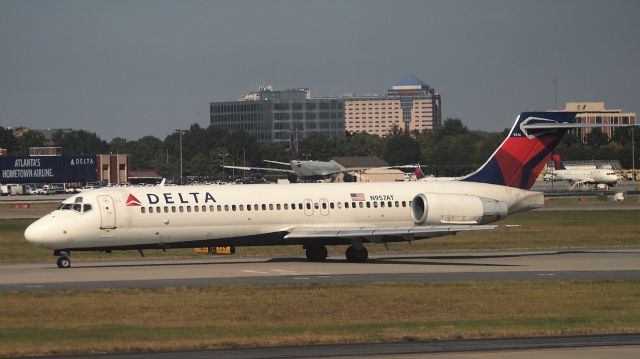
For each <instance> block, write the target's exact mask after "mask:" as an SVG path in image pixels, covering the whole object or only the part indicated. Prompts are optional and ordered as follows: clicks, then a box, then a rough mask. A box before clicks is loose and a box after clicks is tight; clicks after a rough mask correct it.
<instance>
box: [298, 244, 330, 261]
mask: <svg viewBox="0 0 640 359" xmlns="http://www.w3.org/2000/svg"><path fill="white" fill-rule="evenodd" d="M304 249H306V254H307V259H309V260H310V261H312V262H322V261H324V260H325V259H327V255H328V252H327V247H325V246H323V245H315V246H304Z"/></svg>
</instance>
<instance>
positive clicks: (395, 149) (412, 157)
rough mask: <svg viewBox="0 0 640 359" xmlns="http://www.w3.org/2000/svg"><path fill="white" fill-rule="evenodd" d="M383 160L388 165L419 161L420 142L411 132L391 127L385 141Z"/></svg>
mask: <svg viewBox="0 0 640 359" xmlns="http://www.w3.org/2000/svg"><path fill="white" fill-rule="evenodd" d="M385 145H386V146H385V150H384V160H385V161H387V162H388V163H389V164H390V165H404V164H414V163H418V162H420V160H421V158H422V156H421V154H420V144H419V143H418V141H416V140H415V139H414V138H413V137H412V136H411V133H409V132H406V131H402V130H399V129H398V128H397V127H396V128H394V129H393V131H392V132H391V134H390V135H388V136H387V138H386V141H385Z"/></svg>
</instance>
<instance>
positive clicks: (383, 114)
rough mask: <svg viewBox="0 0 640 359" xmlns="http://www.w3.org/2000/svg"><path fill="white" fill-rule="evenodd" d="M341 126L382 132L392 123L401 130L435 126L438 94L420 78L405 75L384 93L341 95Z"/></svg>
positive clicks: (438, 117) (438, 120)
mask: <svg viewBox="0 0 640 359" xmlns="http://www.w3.org/2000/svg"><path fill="white" fill-rule="evenodd" d="M344 120H345V130H346V131H348V132H367V133H369V134H375V135H379V136H386V135H387V134H388V133H389V132H390V131H391V130H392V129H393V128H394V127H398V128H399V129H402V130H409V131H413V130H417V131H422V130H437V129H439V128H440V126H441V123H442V118H441V108H440V94H437V93H435V91H434V90H433V89H432V88H430V87H429V85H427V84H426V83H425V82H424V81H422V80H420V79H418V78H417V77H415V76H413V75H409V76H407V77H405V78H403V79H402V80H400V81H398V82H397V83H396V84H394V85H393V87H392V88H391V89H389V90H388V91H387V94H386V95H384V96H352V97H346V98H345V99H344Z"/></svg>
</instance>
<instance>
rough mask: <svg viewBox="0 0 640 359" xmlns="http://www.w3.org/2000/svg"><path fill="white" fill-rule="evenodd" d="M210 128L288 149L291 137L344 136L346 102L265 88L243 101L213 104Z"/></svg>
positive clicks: (300, 90) (249, 95) (306, 91)
mask: <svg viewBox="0 0 640 359" xmlns="http://www.w3.org/2000/svg"><path fill="white" fill-rule="evenodd" d="M210 124H211V125H212V126H215V127H220V128H224V129H226V130H228V131H239V130H243V131H245V132H247V133H249V134H250V135H252V136H254V137H255V138H256V139H257V140H258V141H259V142H276V143H282V144H284V145H285V146H287V145H288V144H289V138H290V136H293V137H294V138H295V139H302V138H305V137H307V136H308V135H310V134H314V133H320V134H324V135H326V136H328V137H334V136H344V101H343V100H342V99H339V98H313V97H311V95H310V92H309V89H305V88H297V89H288V90H283V91H276V90H273V89H272V87H271V86H263V87H260V88H259V89H258V91H255V92H251V93H249V94H246V95H245V96H244V98H243V99H242V100H239V101H227V102H212V103H210Z"/></svg>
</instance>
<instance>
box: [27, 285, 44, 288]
mask: <svg viewBox="0 0 640 359" xmlns="http://www.w3.org/2000/svg"><path fill="white" fill-rule="evenodd" d="M24 287H25V288H44V286H43V285H25V286H24Z"/></svg>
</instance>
